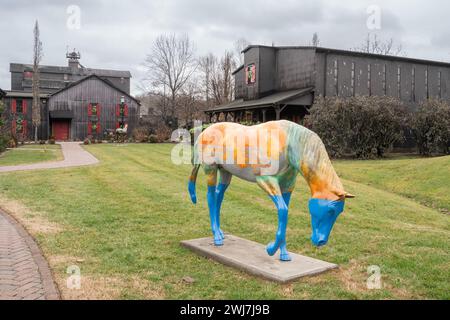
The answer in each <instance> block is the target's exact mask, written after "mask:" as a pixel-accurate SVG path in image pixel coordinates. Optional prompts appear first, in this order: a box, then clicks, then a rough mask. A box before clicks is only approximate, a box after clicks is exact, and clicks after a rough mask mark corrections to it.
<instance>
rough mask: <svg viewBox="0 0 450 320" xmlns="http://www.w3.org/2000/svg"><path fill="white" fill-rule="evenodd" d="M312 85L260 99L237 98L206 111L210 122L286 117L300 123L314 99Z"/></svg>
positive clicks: (267, 119)
mask: <svg viewBox="0 0 450 320" xmlns="http://www.w3.org/2000/svg"><path fill="white" fill-rule="evenodd" d="M313 89H314V88H312V87H309V88H304V89H296V90H290V91H283V92H277V93H273V94H270V95H268V96H265V97H263V98H260V99H254V100H244V99H237V100H234V101H232V102H230V103H227V104H224V105H219V106H216V107H214V108H211V109H209V110H206V111H205V113H206V114H207V116H208V119H209V122H210V123H214V122H222V121H231V122H252V123H256V122H267V121H272V120H281V119H286V120H290V121H293V122H296V123H300V122H301V121H302V120H303V118H304V117H305V115H307V114H309V112H308V109H309V108H310V107H311V105H312V103H313V100H314V92H313Z"/></svg>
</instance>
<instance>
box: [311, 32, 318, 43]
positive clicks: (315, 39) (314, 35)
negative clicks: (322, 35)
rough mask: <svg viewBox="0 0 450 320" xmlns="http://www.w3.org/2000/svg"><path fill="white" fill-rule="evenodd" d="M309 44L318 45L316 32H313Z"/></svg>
mask: <svg viewBox="0 0 450 320" xmlns="http://www.w3.org/2000/svg"><path fill="white" fill-rule="evenodd" d="M311 45H312V46H313V47H318V46H319V45H320V40H319V35H318V34H317V32H314V34H313V37H312V40H311Z"/></svg>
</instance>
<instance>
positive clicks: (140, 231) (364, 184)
mask: <svg viewBox="0 0 450 320" xmlns="http://www.w3.org/2000/svg"><path fill="white" fill-rule="evenodd" d="M171 148H172V146H171V145H166V144H139V145H137V144H129V145H112V144H102V145H90V146H86V149H87V150H88V151H90V152H92V153H93V154H94V155H95V156H96V157H97V158H99V159H100V161H101V163H100V164H98V165H95V166H90V167H81V168H70V169H53V170H50V171H49V170H46V171H33V172H12V173H4V174H0V181H1V183H0V205H1V206H2V207H3V208H6V209H7V210H8V211H10V212H12V213H14V214H15V216H16V217H18V219H19V220H21V221H22V222H23V223H24V224H25V225H26V226H27V228H28V229H29V230H30V232H31V233H32V234H33V235H34V236H35V237H36V239H37V241H38V242H39V244H40V246H41V247H42V249H43V251H44V253H45V255H46V256H47V257H48V259H49V262H50V265H51V267H52V269H53V271H54V275H55V277H56V279H57V282H58V285H59V287H60V289H61V290H62V294H63V297H65V298H152V299H158V298H159V299H160V298H166V299H167V298H173V299H188V298H194V299H197V298H206V299H223V298H229V299H260V298H268V299H272V298H273V299H286V298H287V299H330V298H342V299H363V298H368V299H393V298H400V299H402V298H439V299H450V284H449V278H450V252H449V244H450V220H449V219H450V217H449V215H446V214H443V213H442V212H440V211H438V210H436V209H433V208H432V207H427V206H425V205H423V204H421V203H420V202H422V201H421V200H420V199H418V198H417V197H414V198H413V196H414V195H413V194H408V193H407V192H409V190H414V192H417V193H420V192H422V190H424V191H423V192H426V193H427V194H429V195H430V196H435V198H436V199H438V200H439V201H441V202H439V203H441V204H443V205H442V206H444V207H445V206H446V203H447V204H448V201H449V198H448V197H449V194H450V190H449V186H448V179H447V180H446V181H444V182H443V183H442V184H440V183H439V181H440V180H439V179H441V176H442V175H444V174H447V175H448V166H447V167H445V166H444V170H443V171H442V168H440V167H437V166H431V168H430V170H428V176H427V177H428V180H433V181H434V183H431V182H429V181H428V180H427V181H425V182H426V183H424V184H423V185H421V186H420V187H417V186H416V184H417V180H416V179H415V177H417V174H418V173H417V172H413V171H411V172H409V175H410V177H411V178H410V179H411V180H409V181H410V184H408V183H407V181H408V169H407V165H410V166H411V168H412V167H416V166H420V165H419V163H420V164H422V163H423V161H432V160H434V159H426V160H422V159H410V160H405V162H404V163H403V165H400V166H399V167H400V168H401V169H403V168H404V169H405V170H404V174H403V175H401V174H400V172H398V171H399V170H397V169H395V168H398V167H394V170H389V167H390V166H393V163H395V160H388V161H386V162H383V161H380V162H376V161H374V162H372V161H365V162H353V161H340V162H338V163H337V168H338V171H339V172H340V173H341V174H342V175H343V177H344V178H345V179H344V180H343V183H344V185H345V187H346V189H347V191H349V192H351V193H353V194H356V195H357V198H355V199H349V200H348V201H347V205H346V210H345V212H344V213H343V214H342V215H341V216H340V218H339V219H338V221H337V222H336V225H335V227H334V230H333V232H332V234H331V236H330V241H329V244H328V245H327V246H325V247H323V248H321V249H317V248H315V247H314V246H313V245H312V244H311V242H310V240H309V236H310V232H311V231H310V221H309V214H308V211H307V199H308V197H309V191H308V190H307V186H306V185H305V183H304V182H303V180H302V179H301V178H299V179H300V180H299V182H298V184H297V189H296V192H295V193H294V195H293V198H292V201H291V203H292V204H291V208H290V212H289V215H290V218H289V227H288V232H287V237H288V249H289V250H290V251H293V252H297V253H301V254H305V255H309V256H312V257H315V258H319V259H323V260H326V261H330V262H334V263H337V264H339V265H340V268H339V269H337V270H333V271H330V272H327V273H324V274H321V275H319V276H315V277H306V278H302V279H300V280H298V281H296V282H293V283H291V284H286V285H279V284H276V283H272V282H269V281H265V280H261V279H259V278H256V277H254V276H250V275H247V274H246V273H243V272H240V271H237V270H235V269H233V268H230V267H226V266H223V265H221V264H220V263H216V262H214V261H211V260H208V259H205V258H202V257H199V256H197V255H196V254H194V253H192V252H190V251H188V250H187V249H184V248H182V247H181V246H180V245H179V242H180V241H181V240H185V239H192V238H196V237H204V236H209V235H210V232H209V218H208V213H207V202H206V196H205V193H206V188H205V179H204V175H203V174H200V175H199V178H198V184H197V185H198V188H197V189H198V190H197V195H198V204H197V205H196V206H194V205H193V204H191V202H190V200H189V196H188V194H187V190H186V185H187V179H188V175H189V173H190V171H191V167H190V166H189V165H185V166H176V165H173V164H172V163H171V161H170V151H171ZM443 159H444V160H443V161H447V163H448V159H449V158H443ZM391 161H392V162H391ZM402 161H403V160H402ZM436 161H439V159H436ZM364 166H367V167H364ZM384 166H387V168H386V169H385V170H384V171H383V168H384ZM439 168H440V169H439ZM386 170H387V171H386ZM446 170H447V171H446ZM372 171H375V172H378V171H379V172H385V176H384V179H386V180H392V183H390V184H389V185H385V184H383V181H384V179H383V178H381V176H382V175H383V173H379V176H377V177H379V178H377V179H375V178H374V176H376V174H375V173H372ZM391 171H393V172H391ZM420 174H422V173H420ZM425 176H426V175H424V176H423V177H425ZM400 177H401V178H400ZM233 179H234V180H233V181H232V184H231V186H230V188H229V190H228V191H227V194H226V195H225V198H226V199H225V201H224V204H223V211H222V226H223V229H224V230H225V231H226V232H229V233H233V234H235V235H237V236H241V237H245V238H248V239H251V240H255V241H258V242H261V243H264V244H266V243H268V242H269V241H272V240H273V238H274V235H275V229H276V221H277V217H276V212H275V210H274V207H273V205H272V203H271V201H270V200H269V199H268V197H267V196H266V195H265V193H264V192H263V191H262V190H260V189H259V188H258V187H257V186H256V185H255V184H251V183H247V182H244V181H242V180H239V179H236V178H233ZM396 182H399V183H400V185H401V186H403V187H401V186H400V187H398V188H397V189H396V184H395V183H396ZM407 190H408V191H407ZM403 195H408V196H411V198H408V197H405V196H403ZM438 200H436V201H438ZM447 208H448V206H447ZM73 264H75V265H78V266H79V267H80V268H81V275H82V283H81V286H82V288H81V290H68V289H67V288H66V285H65V283H66V277H67V276H68V275H67V274H66V269H67V267H68V266H70V265H73ZM371 265H377V266H379V267H380V268H381V277H382V278H381V280H382V283H383V288H382V289H381V290H368V289H367V287H366V279H367V278H368V273H367V268H368V267H369V266H371ZM185 276H190V277H192V278H193V279H194V280H195V281H194V282H193V283H188V282H185V281H183V277H185Z"/></svg>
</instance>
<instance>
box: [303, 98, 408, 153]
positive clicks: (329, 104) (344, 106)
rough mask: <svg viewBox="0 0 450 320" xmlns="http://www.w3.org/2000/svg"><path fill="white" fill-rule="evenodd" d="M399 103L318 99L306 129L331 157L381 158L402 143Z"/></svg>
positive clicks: (403, 113) (402, 120)
mask: <svg viewBox="0 0 450 320" xmlns="http://www.w3.org/2000/svg"><path fill="white" fill-rule="evenodd" d="M406 119H407V114H406V109H405V107H404V105H402V103H401V102H400V101H398V100H396V99H394V98H389V97H376V96H372V97H367V96H356V97H350V98H339V97H330V98H320V97H319V98H317V99H316V101H315V103H314V105H313V107H312V108H311V114H310V115H309V116H308V117H307V118H306V119H305V125H306V126H308V127H310V128H311V129H312V130H313V131H314V132H316V133H317V134H318V135H319V136H320V138H321V139H322V141H323V142H324V144H325V146H326V147H327V150H328V152H329V153H330V155H331V156H333V157H340V156H342V155H344V154H347V153H350V154H352V155H354V156H356V157H357V158H360V159H367V158H372V157H375V156H378V157H382V156H383V154H384V153H385V151H386V150H387V149H389V148H391V147H392V145H393V144H394V143H395V142H401V141H403V139H404V133H403V129H404V128H403V127H404V124H405V122H406Z"/></svg>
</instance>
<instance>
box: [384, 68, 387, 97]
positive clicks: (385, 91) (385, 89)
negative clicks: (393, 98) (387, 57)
mask: <svg viewBox="0 0 450 320" xmlns="http://www.w3.org/2000/svg"><path fill="white" fill-rule="evenodd" d="M386 80H387V79H386V65H384V66H383V93H384V95H386V94H387V86H386V82H387V81H386Z"/></svg>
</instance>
